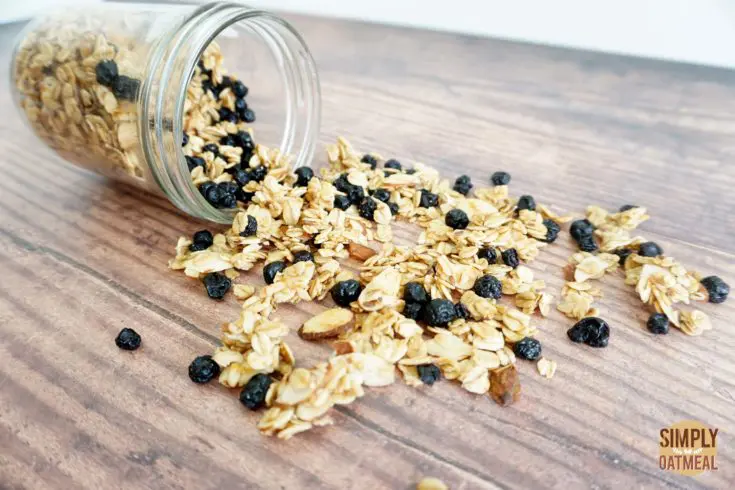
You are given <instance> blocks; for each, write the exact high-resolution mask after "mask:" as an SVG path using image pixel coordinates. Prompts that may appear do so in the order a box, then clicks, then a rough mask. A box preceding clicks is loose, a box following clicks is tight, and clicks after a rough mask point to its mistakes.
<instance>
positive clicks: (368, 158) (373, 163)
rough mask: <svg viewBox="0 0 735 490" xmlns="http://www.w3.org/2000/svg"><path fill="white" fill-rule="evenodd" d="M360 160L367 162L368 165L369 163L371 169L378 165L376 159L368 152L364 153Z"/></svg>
mask: <svg viewBox="0 0 735 490" xmlns="http://www.w3.org/2000/svg"><path fill="white" fill-rule="evenodd" d="M360 161H361V162H362V163H367V164H368V165H370V168H371V169H373V170H375V168H376V167H377V166H378V160H377V159H376V158H375V157H374V156H372V155H370V154H368V153H365V154H364V155H363V156H362V158H361V159H360Z"/></svg>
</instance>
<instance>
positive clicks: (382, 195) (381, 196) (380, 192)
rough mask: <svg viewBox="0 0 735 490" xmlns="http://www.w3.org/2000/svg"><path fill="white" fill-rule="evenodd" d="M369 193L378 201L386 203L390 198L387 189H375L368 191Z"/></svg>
mask: <svg viewBox="0 0 735 490" xmlns="http://www.w3.org/2000/svg"><path fill="white" fill-rule="evenodd" d="M370 195H371V196H373V198H375V199H377V200H378V201H382V202H384V203H387V202H388V200H389V199H390V192H389V191H388V190H387V189H375V190H374V191H372V192H371V193H370Z"/></svg>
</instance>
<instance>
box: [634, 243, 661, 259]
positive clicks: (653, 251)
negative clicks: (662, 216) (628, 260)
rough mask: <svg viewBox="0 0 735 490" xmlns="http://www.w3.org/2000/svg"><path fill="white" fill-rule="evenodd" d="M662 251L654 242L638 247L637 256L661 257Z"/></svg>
mask: <svg viewBox="0 0 735 490" xmlns="http://www.w3.org/2000/svg"><path fill="white" fill-rule="evenodd" d="M663 253H664V251H663V249H662V248H661V247H659V246H658V244H657V243H655V242H644V243H641V244H640V245H639V247H638V255H641V256H643V257H658V256H659V255H663Z"/></svg>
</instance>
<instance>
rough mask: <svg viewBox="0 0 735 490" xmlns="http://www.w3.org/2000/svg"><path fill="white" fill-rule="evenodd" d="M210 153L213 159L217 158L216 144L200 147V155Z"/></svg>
mask: <svg viewBox="0 0 735 490" xmlns="http://www.w3.org/2000/svg"><path fill="white" fill-rule="evenodd" d="M207 151H208V152H211V153H212V154H213V155H214V156H215V157H217V156H219V146H217V144H216V143H207V144H206V145H204V146H202V153H204V152H207Z"/></svg>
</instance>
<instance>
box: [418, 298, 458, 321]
mask: <svg viewBox="0 0 735 490" xmlns="http://www.w3.org/2000/svg"><path fill="white" fill-rule="evenodd" d="M456 315H457V314H456V313H455V311H454V303H452V302H451V301H449V300H448V299H441V298H439V299H432V300H431V301H429V302H428V303H427V304H426V306H425V307H424V321H425V322H426V323H427V324H428V325H429V326H431V327H446V326H447V325H448V324H449V322H451V321H452V320H454V319H455V318H456Z"/></svg>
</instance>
